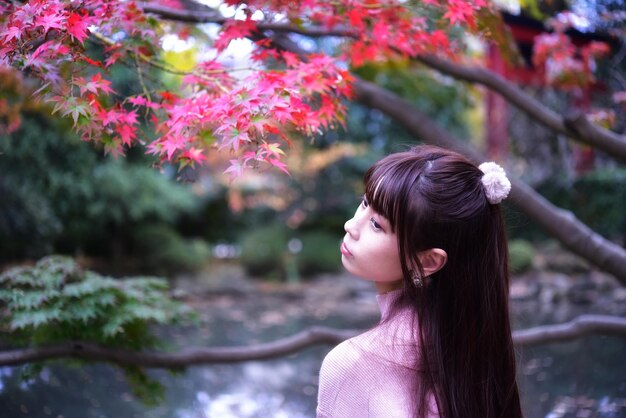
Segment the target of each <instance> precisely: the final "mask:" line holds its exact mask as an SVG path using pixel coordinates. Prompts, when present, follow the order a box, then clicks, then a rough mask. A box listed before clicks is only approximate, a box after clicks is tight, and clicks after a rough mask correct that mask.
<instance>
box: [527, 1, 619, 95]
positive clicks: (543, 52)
mask: <svg viewBox="0 0 626 418" xmlns="http://www.w3.org/2000/svg"><path fill="white" fill-rule="evenodd" d="M569 22H570V19H569V18H568V13H562V14H561V15H559V16H557V17H556V18H554V19H553V20H551V22H550V25H551V26H552V28H553V32H552V33H544V34H542V35H539V36H537V37H536V38H535V43H534V48H533V64H534V65H535V67H536V68H537V69H538V70H539V71H540V72H541V73H542V74H543V76H544V78H545V80H546V82H547V83H548V84H550V85H553V86H558V87H561V88H563V89H566V90H571V89H576V88H581V87H582V88H586V87H588V86H589V85H590V84H592V83H594V82H595V78H594V75H593V74H594V70H595V60H596V59H597V58H600V57H603V56H606V55H608V54H609V53H610V47H609V45H607V44H606V43H604V42H598V41H592V42H589V43H588V44H586V45H584V46H582V47H578V46H576V45H575V44H574V43H573V42H572V40H571V38H570V37H569V36H568V35H567V34H566V33H565V31H566V30H567V29H568V28H569V27H570V26H571V23H569Z"/></svg>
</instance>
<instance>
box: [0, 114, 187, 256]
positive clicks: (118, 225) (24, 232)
mask: <svg viewBox="0 0 626 418" xmlns="http://www.w3.org/2000/svg"><path fill="white" fill-rule="evenodd" d="M131 154H132V153H131ZM141 158H143V160H141V161H137V162H135V163H134V162H133V161H134V160H136V159H137V158H131V157H128V158H125V159H120V160H115V159H113V158H106V157H104V155H103V153H102V151H99V150H97V149H96V147H95V146H94V144H88V143H85V142H82V141H80V140H79V139H78V138H77V137H76V136H75V135H74V134H71V133H70V132H69V128H68V127H67V126H65V125H63V124H62V123H61V122H59V121H55V120H54V119H53V118H50V117H47V116H45V115H44V114H29V115H24V120H23V124H22V127H21V128H20V129H19V130H18V131H17V132H15V133H13V134H12V135H4V136H0V195H1V196H2V204H1V205H0V261H8V260H12V259H18V258H22V257H39V256H42V255H45V254H49V253H51V252H63V253H68V254H73V253H76V252H81V253H83V254H87V255H96V256H102V255H104V256H109V255H111V254H113V255H117V256H120V255H123V256H130V257H132V256H133V254H130V253H129V240H130V237H131V236H132V233H133V229H134V228H136V227H139V226H141V225H144V224H147V223H168V224H170V225H175V223H176V222H177V220H178V219H179V218H180V217H181V216H182V215H183V214H188V213H191V212H194V211H195V210H196V209H197V208H198V206H199V198H198V197H197V196H196V195H195V194H193V193H192V192H191V190H190V188H189V187H187V186H185V185H183V184H181V183H177V182H176V181H174V180H171V179H168V178H167V177H166V176H164V175H162V174H161V173H159V172H158V170H155V169H153V168H150V167H149V165H150V164H149V161H146V160H145V158H144V157H143V156H141ZM116 251H117V254H116Z"/></svg>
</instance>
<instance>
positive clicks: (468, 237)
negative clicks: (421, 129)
mask: <svg viewBox="0 0 626 418" xmlns="http://www.w3.org/2000/svg"><path fill="white" fill-rule="evenodd" d="M510 187H511V184H510V182H509V181H508V179H507V178H506V175H505V173H504V170H502V168H501V167H499V166H498V165H496V164H495V163H485V164H481V166H480V168H478V167H476V166H475V165H474V164H472V163H471V162H469V161H468V160H467V159H466V158H464V157H463V156H461V155H459V154H457V153H454V152H451V151H448V150H445V149H441V148H437V147H432V146H419V147H416V148H414V149H412V150H410V151H406V152H400V153H397V154H392V155H389V156H387V157H386V158H384V159H382V160H380V161H379V162H377V163H376V164H375V165H374V166H373V167H372V168H370V169H369V171H368V172H367V173H366V175H365V195H364V197H363V201H362V202H361V204H360V206H359V207H358V209H357V210H356V213H355V215H354V217H353V218H352V219H350V220H349V221H348V222H346V224H345V230H346V235H345V238H344V240H343V243H342V244H341V254H342V263H343V265H344V267H345V268H346V270H347V271H348V272H350V273H352V274H354V275H356V276H359V277H362V278H364V279H366V280H371V281H373V282H374V284H375V285H376V289H377V292H378V295H377V298H378V303H379V306H380V309H381V313H382V317H381V321H380V323H379V324H378V325H377V326H376V327H374V328H373V329H371V330H370V331H368V332H365V333H364V334H361V335H359V336H357V337H354V338H352V339H349V340H347V341H344V342H343V343H341V344H339V345H338V346H337V347H335V348H334V349H333V350H332V351H331V352H330V353H329V354H328V355H327V356H326V358H325V359H324V362H323V364H322V368H321V371H320V384H319V398H318V408H317V416H318V418H328V417H332V418H343V417H355V418H362V417H380V418H393V417H401V418H404V417H420V418H422V417H445V418H457V417H469V418H492V417H501V418H519V417H522V413H521V408H520V401H519V394H518V389H517V384H516V381H515V355H514V351H513V344H512V339H511V327H510V323H509V310H508V291H509V273H508V251H507V242H506V234H505V229H504V224H503V220H502V214H501V210H500V205H499V203H500V201H501V200H502V199H504V198H505V197H506V195H507V194H508V192H509V190H510Z"/></svg>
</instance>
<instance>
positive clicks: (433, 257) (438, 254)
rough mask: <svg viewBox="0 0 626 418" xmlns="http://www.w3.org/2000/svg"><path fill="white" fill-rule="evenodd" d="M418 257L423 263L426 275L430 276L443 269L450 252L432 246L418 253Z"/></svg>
mask: <svg viewBox="0 0 626 418" xmlns="http://www.w3.org/2000/svg"><path fill="white" fill-rule="evenodd" d="M417 258H419V260H420V263H421V264H422V268H423V269H424V274H425V275H426V276H430V275H431V274H433V273H436V272H438V271H439V270H441V268H442V267H443V266H445V265H446V262H447V261H448V254H447V253H446V252H445V251H444V250H442V249H441V248H431V249H429V250H424V251H421V252H420V253H418V254H417Z"/></svg>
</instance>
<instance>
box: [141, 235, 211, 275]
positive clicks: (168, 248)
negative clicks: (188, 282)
mask: <svg viewBox="0 0 626 418" xmlns="http://www.w3.org/2000/svg"><path fill="white" fill-rule="evenodd" d="M133 243H134V253H135V254H136V255H137V257H138V258H139V259H140V260H141V268H142V270H144V271H147V272H151V273H154V274H160V275H172V274H175V273H178V272H181V271H194V270H199V269H200V268H202V267H203V266H204V265H206V263H207V261H208V259H209V257H210V255H211V250H210V248H209V246H208V245H207V243H206V242H204V241H203V240H201V239H185V238H183V237H181V236H180V234H179V233H178V232H176V230H175V229H173V228H172V227H171V226H168V225H166V224H153V225H144V226H142V227H139V228H137V229H136V230H135V231H134V234H133Z"/></svg>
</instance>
